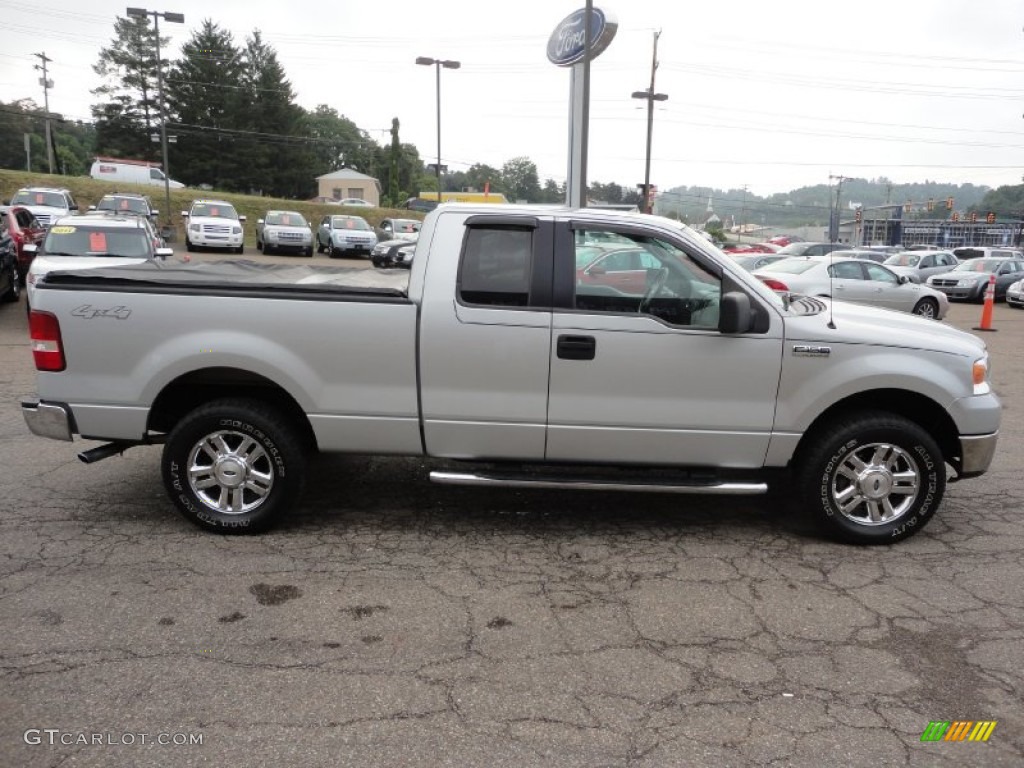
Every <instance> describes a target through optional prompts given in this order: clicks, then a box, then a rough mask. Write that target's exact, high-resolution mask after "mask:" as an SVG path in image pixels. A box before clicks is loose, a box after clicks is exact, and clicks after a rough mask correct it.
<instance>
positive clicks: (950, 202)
mask: <svg viewBox="0 0 1024 768" xmlns="http://www.w3.org/2000/svg"><path fill="white" fill-rule="evenodd" d="M946 210H947V211H952V210H953V198H952V197H947V198H946Z"/></svg>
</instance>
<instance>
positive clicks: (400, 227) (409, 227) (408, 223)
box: [391, 219, 420, 233]
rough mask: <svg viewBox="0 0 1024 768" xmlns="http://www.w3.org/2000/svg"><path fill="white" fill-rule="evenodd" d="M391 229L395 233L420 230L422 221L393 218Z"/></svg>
mask: <svg viewBox="0 0 1024 768" xmlns="http://www.w3.org/2000/svg"><path fill="white" fill-rule="evenodd" d="M391 231H392V232H395V233H398V232H403V233H409V232H419V231H420V223H419V222H418V221H416V220H415V219H393V220H392V221H391Z"/></svg>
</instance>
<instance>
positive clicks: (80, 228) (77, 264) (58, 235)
mask: <svg viewBox="0 0 1024 768" xmlns="http://www.w3.org/2000/svg"><path fill="white" fill-rule="evenodd" d="M153 235H154V232H153V226H152V224H150V223H149V221H148V220H147V219H144V218H142V217H140V216H131V215H123V214H119V213H111V212H109V211H97V212H95V213H87V214H83V215H81V216H65V217H64V218H63V219H57V221H55V222H54V224H53V226H51V227H50V230H49V232H47V233H46V239H45V240H44V241H43V246H42V248H40V249H39V252H38V253H37V254H36V257H35V259H33V261H32V266H31V267H29V271H28V280H27V281H26V288H27V290H28V304H29V306H31V304H32V299H33V298H34V297H35V286H36V283H37V282H39V280H40V278H42V276H43V275H45V274H47V273H48V272H50V271H51V270H56V269H59V270H68V269H74V270H78V269H94V268H96V267H104V266H108V265H110V264H113V263H120V264H137V263H139V262H143V261H147V260H149V259H152V258H163V259H166V258H167V257H169V256H173V255H174V251H173V250H171V249H170V248H158V247H156V244H155V242H154V237H153ZM28 247H29V248H32V249H33V250H35V246H28Z"/></svg>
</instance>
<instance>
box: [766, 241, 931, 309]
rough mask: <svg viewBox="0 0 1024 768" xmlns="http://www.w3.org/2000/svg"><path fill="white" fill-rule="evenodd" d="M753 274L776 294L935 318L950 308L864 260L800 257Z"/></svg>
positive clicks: (906, 280)
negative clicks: (847, 302)
mask: <svg viewBox="0 0 1024 768" xmlns="http://www.w3.org/2000/svg"><path fill="white" fill-rule="evenodd" d="M754 276H755V277H757V278H759V279H760V280H761V281H762V282H764V284H765V285H767V286H768V287H769V288H771V289H772V290H774V291H777V292H779V293H793V294H802V295H806V296H828V297H832V298H836V299H841V300H843V301H852V302H854V303H857V304H870V305H872V306H875V307H883V308H885V309H895V310H899V311H901V312H912V313H913V314H915V315H921V316H922V317H932V318H935V319H936V320H941V319H942V318H943V317H945V315H946V312H947V311H948V310H949V301H948V300H947V299H946V296H945V295H944V294H942V293H940V292H939V291H936V290H933V289H931V288H929V287H927V286H924V285H921V284H919V283H914V282H911V280H910V278H908V277H901V276H900V275H897V274H896V273H894V272H892V271H891V270H889V269H887V268H886V267H883V266H882V265H881V264H876V263H875V262H873V261H867V260H865V259H836V258H833V257H832V256H811V257H805V256H799V257H795V258H791V259H783V260H782V261H777V262H775V263H774V264H768V265H767V266H765V267H762V268H761V269H759V270H757V271H755V272H754Z"/></svg>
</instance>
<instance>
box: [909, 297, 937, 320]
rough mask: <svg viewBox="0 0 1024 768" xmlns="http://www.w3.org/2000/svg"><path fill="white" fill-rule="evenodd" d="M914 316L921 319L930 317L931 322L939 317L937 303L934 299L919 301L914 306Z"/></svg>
mask: <svg viewBox="0 0 1024 768" xmlns="http://www.w3.org/2000/svg"><path fill="white" fill-rule="evenodd" d="M914 314H915V315H920V316H921V317H930V318H932V319H933V320H934V319H935V318H937V317H938V316H939V302H937V301H936V300H935V299H931V298H928V299H921V300H920V301H919V302H917V304H915V305H914Z"/></svg>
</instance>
